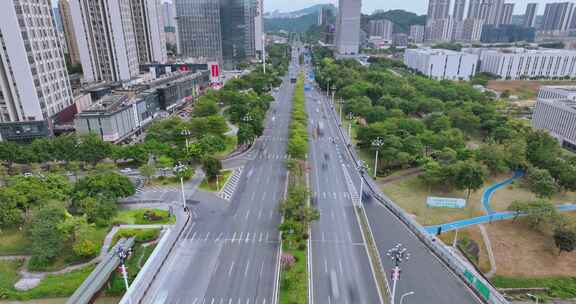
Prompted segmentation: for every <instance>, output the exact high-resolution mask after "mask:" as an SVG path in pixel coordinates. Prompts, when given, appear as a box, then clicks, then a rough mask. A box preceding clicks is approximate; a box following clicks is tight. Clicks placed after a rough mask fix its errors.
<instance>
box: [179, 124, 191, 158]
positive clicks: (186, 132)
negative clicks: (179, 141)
mask: <svg viewBox="0 0 576 304" xmlns="http://www.w3.org/2000/svg"><path fill="white" fill-rule="evenodd" d="M180 135H182V136H184V139H185V140H186V152H188V137H189V136H190V135H192V132H190V130H188V129H184V130H182V132H180Z"/></svg>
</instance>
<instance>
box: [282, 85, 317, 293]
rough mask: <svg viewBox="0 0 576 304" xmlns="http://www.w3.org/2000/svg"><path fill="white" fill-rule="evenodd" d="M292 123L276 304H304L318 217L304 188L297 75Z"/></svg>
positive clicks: (304, 140) (304, 141) (304, 136)
mask: <svg viewBox="0 0 576 304" xmlns="http://www.w3.org/2000/svg"><path fill="white" fill-rule="evenodd" d="M292 106H293V108H292V122H291V124H290V135H289V139H288V153H289V154H290V156H291V159H290V160H288V161H287V162H286V167H287V169H288V171H289V172H290V174H289V179H288V193H287V197H286V199H285V200H284V201H283V202H282V204H281V205H280V211H281V212H282V214H283V216H284V222H283V223H282V224H281V225H280V227H279V229H280V231H282V256H281V259H280V262H281V267H282V271H281V276H280V303H282V304H302V303H307V302H308V270H307V259H306V258H307V240H308V237H309V234H308V231H309V227H310V223H311V222H312V221H314V220H318V218H319V217H320V215H319V213H318V211H317V210H316V209H314V208H312V207H310V206H309V204H308V202H309V197H310V196H309V191H308V188H307V185H306V154H307V153H308V132H307V119H308V118H307V115H306V112H305V110H304V76H303V75H300V76H299V78H298V82H297V83H296V88H295V92H294V98H293V105H292Z"/></svg>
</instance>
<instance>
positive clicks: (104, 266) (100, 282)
mask: <svg viewBox="0 0 576 304" xmlns="http://www.w3.org/2000/svg"><path fill="white" fill-rule="evenodd" d="M133 245H134V238H133V237H132V238H129V239H124V238H123V239H120V240H119V241H118V243H117V244H116V246H114V247H113V248H112V250H110V252H108V254H107V255H106V257H105V258H104V259H103V260H102V261H100V263H98V266H96V268H94V270H93V271H92V273H90V275H89V276H88V277H87V278H86V279H85V280H84V282H82V284H81V285H80V287H78V289H76V291H75V292H74V294H73V295H72V296H71V297H70V298H69V299H68V300H67V301H66V304H89V303H92V299H93V298H94V296H95V295H96V294H97V293H98V292H99V291H100V290H101V289H102V287H104V285H105V284H106V282H108V279H109V278H110V275H111V274H112V272H114V270H115V269H116V268H118V265H120V258H119V257H118V256H117V255H116V250H117V249H118V248H120V247H121V248H124V249H126V248H130V247H132V246H133Z"/></svg>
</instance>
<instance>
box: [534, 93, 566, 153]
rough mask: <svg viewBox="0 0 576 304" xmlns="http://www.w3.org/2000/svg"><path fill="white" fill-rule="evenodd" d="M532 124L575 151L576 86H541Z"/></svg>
mask: <svg viewBox="0 0 576 304" xmlns="http://www.w3.org/2000/svg"><path fill="white" fill-rule="evenodd" d="M532 125H533V126H534V128H536V129H542V130H547V131H548V132H549V133H550V135H552V136H554V137H555V138H557V139H558V141H560V143H561V144H562V146H564V147H566V148H568V149H571V150H573V151H576V87H575V86H545V87H541V88H540V91H539V92H538V101H537V102H536V108H535V109H534V115H533V116H532Z"/></svg>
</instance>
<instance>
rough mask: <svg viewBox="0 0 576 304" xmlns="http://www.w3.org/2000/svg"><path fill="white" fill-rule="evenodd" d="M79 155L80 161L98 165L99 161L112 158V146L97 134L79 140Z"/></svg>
mask: <svg viewBox="0 0 576 304" xmlns="http://www.w3.org/2000/svg"><path fill="white" fill-rule="evenodd" d="M79 142H80V144H79V146H78V149H77V150H78V155H79V158H80V160H82V161H85V162H88V163H91V164H92V165H96V163H98V162H99V161H101V160H103V159H105V158H107V157H111V156H112V144H110V143H108V142H105V141H103V140H102V139H101V138H100V137H98V136H97V135H95V134H90V135H85V136H81V137H80V138H79Z"/></svg>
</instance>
